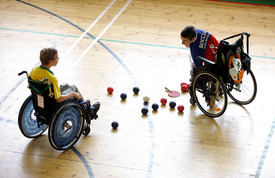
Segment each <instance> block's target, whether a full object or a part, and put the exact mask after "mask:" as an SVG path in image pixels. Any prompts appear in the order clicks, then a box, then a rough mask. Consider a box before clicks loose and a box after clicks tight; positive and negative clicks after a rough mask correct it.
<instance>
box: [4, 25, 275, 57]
mask: <svg viewBox="0 0 275 178" xmlns="http://www.w3.org/2000/svg"><path fill="white" fill-rule="evenodd" d="M0 30H7V31H18V32H26V33H37V34H42V35H55V36H67V37H71V38H79V37H80V36H77V35H64V34H58V33H48V32H38V31H30V30H19V29H11V28H1V27H0ZM83 38H85V39H95V37H83ZM99 40H100V41H108V42H115V43H126V44H132V45H141V46H152V47H159V48H171V49H183V50H189V48H184V47H176V46H168V45H157V44H150V43H139V42H131V41H122V40H111V39H103V38H100V39H99ZM249 56H250V57H254V58H262V59H275V57H269V56H258V55H251V54H249Z"/></svg>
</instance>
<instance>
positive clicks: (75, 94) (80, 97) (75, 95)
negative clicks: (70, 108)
mask: <svg viewBox="0 0 275 178" xmlns="http://www.w3.org/2000/svg"><path fill="white" fill-rule="evenodd" d="M74 97H75V98H76V99H77V101H78V100H80V99H81V100H82V101H83V97H82V95H81V94H79V93H77V92H74Z"/></svg>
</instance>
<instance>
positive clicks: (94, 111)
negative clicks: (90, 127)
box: [90, 102, 100, 114]
mask: <svg viewBox="0 0 275 178" xmlns="http://www.w3.org/2000/svg"><path fill="white" fill-rule="evenodd" d="M90 108H91V110H92V111H93V113H94V114H96V113H97V111H98V110H99V108H100V103H99V102H96V103H95V104H93V105H92V106H91V107H90Z"/></svg>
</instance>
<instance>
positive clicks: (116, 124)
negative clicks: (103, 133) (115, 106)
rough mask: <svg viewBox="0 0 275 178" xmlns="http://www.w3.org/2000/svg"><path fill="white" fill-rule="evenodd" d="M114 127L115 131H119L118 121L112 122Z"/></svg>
mask: <svg viewBox="0 0 275 178" xmlns="http://www.w3.org/2000/svg"><path fill="white" fill-rule="evenodd" d="M112 127H113V129H117V127H118V122H117V121H113V122H112Z"/></svg>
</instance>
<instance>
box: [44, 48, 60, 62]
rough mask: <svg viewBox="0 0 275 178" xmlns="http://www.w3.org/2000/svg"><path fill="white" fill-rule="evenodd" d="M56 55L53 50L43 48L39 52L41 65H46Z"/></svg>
mask: <svg viewBox="0 0 275 178" xmlns="http://www.w3.org/2000/svg"><path fill="white" fill-rule="evenodd" d="M56 54H57V50H56V49H55V48H44V49H42V50H41V51H40V62H41V63H42V64H43V65H48V64H49V61H50V60H54V56H55V55H56Z"/></svg>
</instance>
